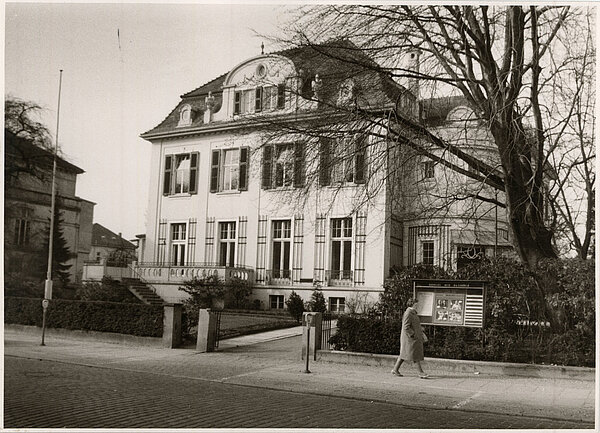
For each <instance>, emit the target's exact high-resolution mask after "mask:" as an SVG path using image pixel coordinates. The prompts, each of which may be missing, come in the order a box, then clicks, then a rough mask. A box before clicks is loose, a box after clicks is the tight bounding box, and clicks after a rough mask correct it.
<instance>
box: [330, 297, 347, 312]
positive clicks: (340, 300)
mask: <svg viewBox="0 0 600 433" xmlns="http://www.w3.org/2000/svg"><path fill="white" fill-rule="evenodd" d="M340 307H341V308H340ZM329 311H331V312H332V313H345V312H346V298H344V297H330V298H329Z"/></svg>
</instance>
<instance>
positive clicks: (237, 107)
mask: <svg viewBox="0 0 600 433" xmlns="http://www.w3.org/2000/svg"><path fill="white" fill-rule="evenodd" d="M241 109H242V92H235V102H234V104H233V114H240V112H241Z"/></svg>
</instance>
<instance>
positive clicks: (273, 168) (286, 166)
mask: <svg viewBox="0 0 600 433" xmlns="http://www.w3.org/2000/svg"><path fill="white" fill-rule="evenodd" d="M304 159H305V157H304V145H303V143H282V144H274V145H272V144H267V145H264V147H263V160H262V188H263V189H270V188H281V187H286V186H294V187H295V188H301V187H303V186H304V183H305V169H304Z"/></svg>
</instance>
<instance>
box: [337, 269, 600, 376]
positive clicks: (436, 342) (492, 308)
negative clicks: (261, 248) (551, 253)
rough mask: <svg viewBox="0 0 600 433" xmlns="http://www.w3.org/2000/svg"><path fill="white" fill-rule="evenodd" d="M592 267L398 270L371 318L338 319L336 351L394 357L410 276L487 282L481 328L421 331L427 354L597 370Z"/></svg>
mask: <svg viewBox="0 0 600 433" xmlns="http://www.w3.org/2000/svg"><path fill="white" fill-rule="evenodd" d="M594 271H595V268H594V262H593V261H582V260H576V259H563V260H558V259H556V260H543V261H541V262H540V263H539V264H538V266H537V267H536V268H535V269H533V270H530V269H528V268H526V267H525V266H523V265H522V264H520V263H518V262H516V261H514V260H510V259H507V258H499V259H495V260H484V261H483V262H481V263H479V264H476V265H473V266H471V267H468V268H467V269H463V270H461V271H460V272H457V273H455V274H446V273H444V272H443V271H441V270H439V269H435V268H432V267H427V266H423V265H418V266H412V267H408V268H401V269H396V270H395V273H394V276H393V277H392V278H390V279H389V280H388V281H387V282H386V284H385V288H384V290H385V291H384V293H382V295H381V296H380V301H379V303H378V305H376V307H375V309H374V311H372V312H371V314H370V315H368V316H366V317H365V316H362V317H361V316H352V315H346V316H342V317H340V318H339V319H338V322H337V328H338V331H337V334H335V335H334V336H333V337H332V338H331V339H330V343H332V344H333V346H334V348H335V349H337V350H348V351H352V352H367V353H385V354H398V352H399V349H400V347H399V346H400V330H401V328H402V325H401V316H402V312H403V311H404V310H405V309H406V302H407V300H408V298H410V296H411V294H412V285H411V281H412V279H414V278H440V277H441V278H447V279H476V280H485V281H487V282H488V286H487V294H486V312H485V314H486V316H485V320H486V323H485V327H484V328H483V329H479V328H462V327H443V326H424V329H425V331H426V332H427V334H428V337H429V342H428V343H427V344H426V345H425V356H430V357H441V358H451V359H471V360H485V361H502V362H526V363H545V364H561V365H576V366H589V367H593V366H594V365H595V279H594V277H595V274H594Z"/></svg>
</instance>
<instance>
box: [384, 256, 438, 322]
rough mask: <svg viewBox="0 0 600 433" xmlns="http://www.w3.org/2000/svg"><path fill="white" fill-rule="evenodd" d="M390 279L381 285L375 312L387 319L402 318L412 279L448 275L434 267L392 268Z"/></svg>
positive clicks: (410, 291)
mask: <svg viewBox="0 0 600 433" xmlns="http://www.w3.org/2000/svg"><path fill="white" fill-rule="evenodd" d="M390 275H391V277H390V278H388V279H387V280H386V281H385V283H384V284H383V293H382V294H380V295H379V302H378V303H377V304H376V305H375V308H376V310H377V311H378V312H379V313H381V314H383V315H384V316H385V317H389V318H402V315H403V314H404V310H406V307H407V306H408V305H407V304H408V300H409V299H410V298H411V297H412V296H413V285H412V284H413V283H412V280H414V279H445V278H448V277H449V275H448V273H447V272H446V271H444V270H443V269H441V268H438V267H436V266H429V265H422V264H418V265H414V266H402V267H394V268H392V269H391V270H390Z"/></svg>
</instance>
